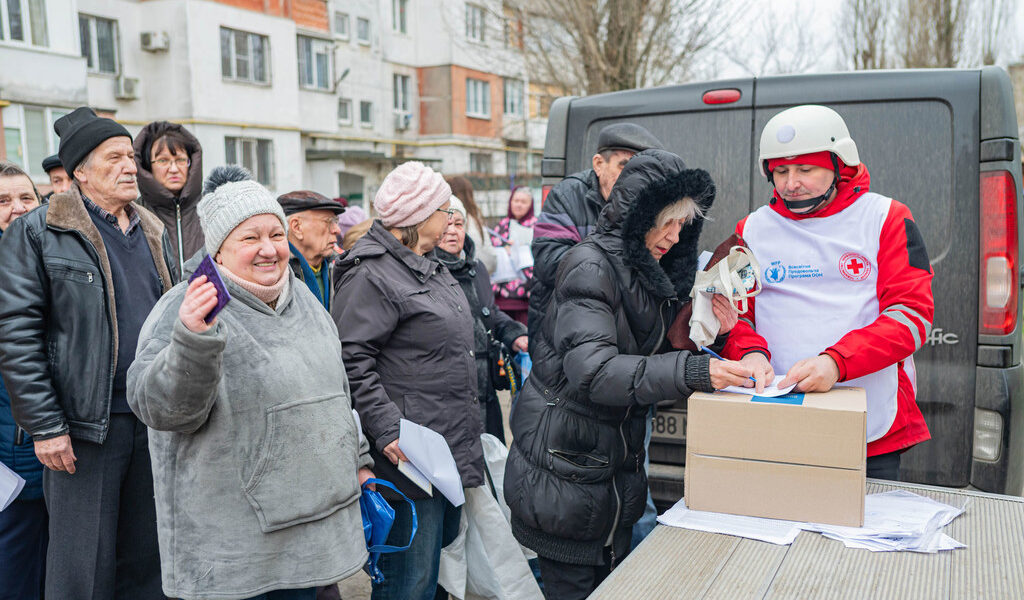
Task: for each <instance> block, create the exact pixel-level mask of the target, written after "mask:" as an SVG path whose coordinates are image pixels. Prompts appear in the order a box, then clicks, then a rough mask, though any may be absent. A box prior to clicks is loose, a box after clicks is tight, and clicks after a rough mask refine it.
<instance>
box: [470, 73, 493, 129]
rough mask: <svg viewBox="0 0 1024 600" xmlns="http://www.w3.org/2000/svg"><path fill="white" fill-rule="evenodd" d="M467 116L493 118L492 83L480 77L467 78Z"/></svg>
mask: <svg viewBox="0 0 1024 600" xmlns="http://www.w3.org/2000/svg"><path fill="white" fill-rule="evenodd" d="M466 116H469V117H476V118H478V119H490V118H491V84H490V83H488V82H486V81H482V80H480V79H473V78H471V77H467V78H466Z"/></svg>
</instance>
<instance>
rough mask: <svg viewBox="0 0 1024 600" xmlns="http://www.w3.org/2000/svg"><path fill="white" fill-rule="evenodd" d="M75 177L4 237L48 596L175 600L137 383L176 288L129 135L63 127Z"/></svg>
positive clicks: (7, 307)
mask: <svg viewBox="0 0 1024 600" xmlns="http://www.w3.org/2000/svg"><path fill="white" fill-rule="evenodd" d="M54 130H55V131H56V132H57V135H59V136H60V150H59V151H58V156H59V157H60V161H61V163H62V164H63V166H64V168H65V170H66V171H67V174H68V175H69V176H70V177H71V178H72V180H73V182H72V184H71V187H70V189H69V190H68V191H66V192H63V193H60V194H55V195H54V196H53V197H52V198H51V199H50V203H49V204H48V205H46V206H43V207H41V208H40V209H38V210H36V211H34V212H32V213H30V214H28V215H25V217H23V218H21V219H18V220H17V221H15V222H14V223H13V224H12V226H11V227H9V228H8V229H7V230H6V231H5V232H4V236H3V238H0V373H2V375H3V379H4V382H5V383H6V384H7V388H8V391H9V392H10V396H11V409H12V412H13V414H14V418H15V421H17V423H18V425H19V426H21V428H22V429H24V430H25V431H27V432H28V433H29V434H30V435H31V436H32V439H33V442H34V444H35V452H36V456H37V457H39V460H40V462H42V463H43V465H44V466H45V467H46V469H45V471H44V473H43V492H44V495H45V498H46V506H47V510H48V511H49V514H50V545H49V548H48V551H47V564H46V597H47V598H67V599H70V600H74V599H78V598H95V599H106V598H111V599H112V598H139V599H143V600H145V599H149V598H163V594H162V593H161V583H160V560H159V553H158V549H157V536H156V512H155V508H154V504H153V477H152V472H151V468H150V459H149V446H148V438H147V435H146V427H145V425H143V424H142V423H140V422H139V420H138V419H137V418H136V417H135V415H133V414H132V413H131V411H130V409H129V408H128V402H127V398H126V395H125V375H126V373H127V371H128V366H129V365H130V364H131V362H132V360H133V359H134V357H135V347H136V343H137V341H138V336H139V330H140V328H141V327H142V324H143V322H144V321H145V319H146V316H147V315H148V314H149V311H150V309H152V308H153V305H154V304H156V301H157V300H158V299H159V298H160V296H161V295H162V294H163V293H164V292H166V291H167V290H169V289H170V288H171V286H172V285H174V278H173V275H172V272H171V270H170V269H169V268H168V265H169V264H173V253H171V251H170V247H169V244H168V243H167V241H166V236H165V235H164V226H163V225H162V224H161V222H160V220H159V219H157V218H156V217H155V216H154V215H153V214H152V213H150V212H148V211H147V210H145V209H144V208H141V207H139V206H137V205H136V204H135V203H134V200H135V199H136V198H137V197H138V193H139V192H138V187H137V185H136V179H135V173H136V167H135V152H134V149H133V148H132V139H131V135H130V134H129V133H128V131H127V130H126V129H125V128H124V127H123V126H121V125H120V124H118V123H116V122H115V121H112V120H110V119H104V118H100V117H97V116H96V113H94V112H93V111H92V110H91V109H89V108H86V107H82V108H79V109H76V110H75V111H74V112H72V113H70V114H68V115H66V116H64V117H62V118H60V119H58V120H57V122H56V123H55V124H54Z"/></svg>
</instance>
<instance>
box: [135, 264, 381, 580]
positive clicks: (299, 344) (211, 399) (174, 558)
mask: <svg viewBox="0 0 1024 600" xmlns="http://www.w3.org/2000/svg"><path fill="white" fill-rule="evenodd" d="M197 259H198V257H196V259H193V260H191V261H189V263H188V266H191V267H193V268H194V267H195V263H196V260H197ZM288 277H290V278H291V279H290V283H289V286H288V287H287V288H286V292H285V293H283V294H282V296H281V298H280V299H279V300H278V302H277V307H276V309H271V308H270V307H269V306H267V305H266V304H264V303H263V302H261V301H260V300H258V299H257V298H256V297H255V296H253V295H252V294H250V293H249V292H247V291H245V290H243V289H242V288H241V287H239V286H238V285H236V284H235V283H234V282H232V281H231V280H229V279H227V278H225V279H224V281H225V284H226V285H227V288H228V291H229V292H230V294H231V297H232V301H231V302H229V303H228V305H227V307H225V309H224V310H223V311H222V312H221V313H220V314H219V315H218V316H217V323H216V325H215V326H214V327H213V328H212V329H210V330H209V331H207V332H205V333H202V334H197V333H193V332H192V331H190V330H189V329H187V328H186V327H185V326H184V324H182V322H181V319H179V318H178V308H179V306H180V305H181V302H182V300H183V298H184V296H185V289H186V287H187V283H186V282H182V283H181V284H179V285H177V286H176V287H174V288H173V289H172V290H171V291H170V292H168V293H167V294H166V295H165V296H164V297H163V298H162V299H161V300H160V301H159V302H158V303H157V305H156V306H155V307H154V308H153V312H152V313H150V315H149V318H148V319H147V320H146V323H145V325H144V326H143V328H142V333H141V334H140V336H139V349H138V354H137V357H136V359H135V362H134V363H133V364H132V367H131V369H130V370H129V372H128V402H129V404H130V405H131V408H132V410H133V411H134V412H135V414H136V415H138V416H139V418H140V419H141V420H142V421H143V422H144V423H146V425H148V426H149V427H150V428H151V429H150V434H149V445H150V452H151V454H152V459H153V487H154V491H155V494H156V508H157V529H158V533H159V539H160V562H161V572H162V576H163V589H164V593H166V594H167V595H168V596H169V597H172V598H184V599H186V600H191V599H193V598H196V599H197V598H249V597H252V596H256V595H259V594H262V593H264V592H267V591H270V590H275V589H289V588H309V587H314V586H321V585H326V584H329V583H333V582H336V581H339V580H341V579H343V578H345V577H347V576H349V575H351V574H352V573H354V572H355V571H357V570H359V569H360V568H361V567H362V565H363V563H364V562H365V561H366V545H365V541H364V537H363V531H362V517H361V514H360V510H359V503H358V500H359V495H360V489H359V484H358V480H357V475H356V472H357V470H358V469H359V468H360V467H366V466H371V465H372V461H371V459H370V458H369V455H368V453H367V451H368V446H367V445H366V442H365V440H364V441H362V442H361V441H360V438H359V435H358V431H357V429H356V424H355V419H354V417H353V415H352V406H351V402H350V396H349V386H348V379H347V377H346V375H345V367H344V365H343V364H342V360H341V345H340V343H339V342H338V334H337V330H336V329H335V327H334V323H333V322H332V321H331V319H330V317H329V315H328V314H327V312H326V311H324V309H323V306H322V305H321V304H320V303H319V302H317V300H316V298H315V297H314V296H313V294H312V293H311V292H310V291H309V290H308V289H307V288H306V286H304V285H302V284H301V283H300V282H298V281H297V280H296V279H295V277H294V276H293V275H292V274H291V271H290V270H289V272H288Z"/></svg>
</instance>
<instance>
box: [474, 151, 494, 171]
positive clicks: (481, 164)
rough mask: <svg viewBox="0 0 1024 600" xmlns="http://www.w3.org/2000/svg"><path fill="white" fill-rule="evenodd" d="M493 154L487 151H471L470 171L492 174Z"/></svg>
mask: <svg viewBox="0 0 1024 600" xmlns="http://www.w3.org/2000/svg"><path fill="white" fill-rule="evenodd" d="M491 158H492V157H491V155H490V154H488V153H486V152H470V153H469V172H470V173H482V174H484V175H490V174H491V172H492V171H493V168H492V164H491Z"/></svg>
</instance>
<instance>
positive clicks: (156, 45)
mask: <svg viewBox="0 0 1024 600" xmlns="http://www.w3.org/2000/svg"><path fill="white" fill-rule="evenodd" d="M139 41H140V42H141V43H142V49H143V50H145V51H146V52H166V51H167V50H168V49H169V48H170V47H171V36H170V35H168V34H167V32H166V31H143V32H142V33H140V34H139Z"/></svg>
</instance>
